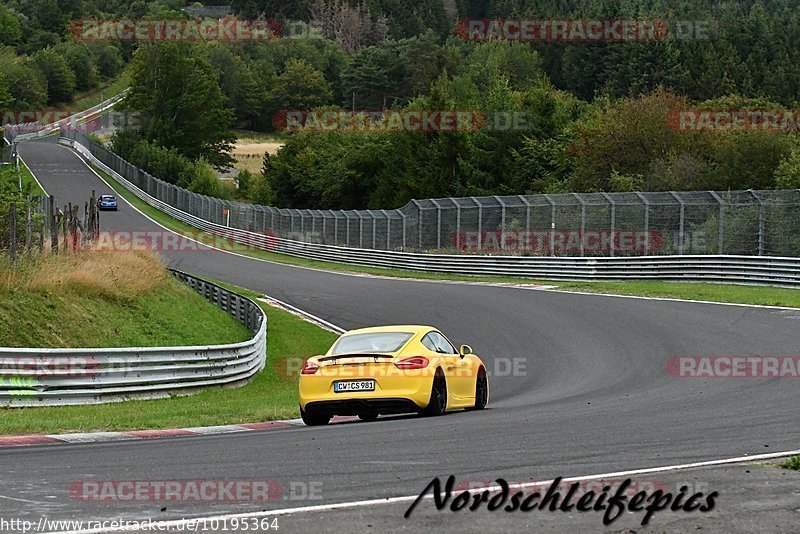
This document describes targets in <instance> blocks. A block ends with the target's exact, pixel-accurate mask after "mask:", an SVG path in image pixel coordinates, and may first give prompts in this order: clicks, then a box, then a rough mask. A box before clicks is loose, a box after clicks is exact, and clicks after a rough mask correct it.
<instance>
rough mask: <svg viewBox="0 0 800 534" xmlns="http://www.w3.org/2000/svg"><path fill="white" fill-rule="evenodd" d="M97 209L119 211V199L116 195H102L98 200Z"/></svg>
mask: <svg viewBox="0 0 800 534" xmlns="http://www.w3.org/2000/svg"><path fill="white" fill-rule="evenodd" d="M97 209H99V210H113V211H117V197H115V196H114V195H100V198H98V199H97Z"/></svg>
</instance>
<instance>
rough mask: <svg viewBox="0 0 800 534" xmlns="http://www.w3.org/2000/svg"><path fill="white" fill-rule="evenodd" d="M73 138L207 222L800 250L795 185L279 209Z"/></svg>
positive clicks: (311, 239)
mask: <svg viewBox="0 0 800 534" xmlns="http://www.w3.org/2000/svg"><path fill="white" fill-rule="evenodd" d="M62 135H63V136H65V137H67V138H69V139H71V140H73V141H75V142H78V143H80V144H82V145H83V146H85V147H86V148H87V149H89V150H90V151H91V153H92V154H93V155H94V156H95V157H96V158H97V159H98V160H100V161H101V162H103V163H104V164H105V165H107V166H108V167H110V168H112V169H113V170H115V171H116V172H118V173H119V174H121V175H122V176H124V177H125V178H126V179H128V180H129V181H131V182H132V183H133V184H135V185H136V186H137V187H139V188H141V189H142V190H144V191H145V192H147V193H148V194H150V195H152V196H153V197H155V198H157V199H159V200H161V201H163V202H165V203H167V204H169V205H171V206H173V207H175V208H177V209H179V210H181V211H184V212H187V213H190V214H192V215H194V216H196V217H200V218H202V219H205V220H207V221H210V222H213V223H216V224H221V225H225V226H229V227H232V228H238V229H242V230H248V231H251V232H261V233H265V234H269V235H274V236H276V237H281V238H285V239H291V240H294V241H300V242H307V243H319V244H325V245H335V246H342V247H350V248H364V249H376V250H395V251H421V252H433V251H435V252H439V253H455V254H483V255H487V254H488V255H524V256H580V257H586V256H589V257H591V256H598V257H601V256H603V257H624V256H656V255H664V256H666V255H704V254H730V255H745V256H788V257H798V256H800V217H799V216H800V190H782V191H752V190H750V191H726V192H718V191H693V192H656V193H639V192H632V193H574V194H558V195H518V196H491V197H468V198H441V199H426V200H412V201H411V202H409V203H408V204H407V205H406V206H404V207H402V208H400V209H393V210H312V209H281V208H274V207H270V206H260V205H253V204H246V203H242V202H235V201H228V200H221V199H217V198H213V197H209V196H205V195H200V194H197V193H192V192H190V191H188V190H186V189H183V188H181V187H177V186H175V185H172V184H170V183H167V182H165V181H163V180H159V179H157V178H155V177H153V176H151V175H150V174H148V173H146V172H145V171H143V170H141V169H139V168H138V167H136V166H134V165H131V164H130V163H128V162H126V161H124V160H123V159H122V158H120V157H119V156H117V155H116V154H114V153H113V152H111V151H110V150H108V149H107V148H105V147H103V146H101V145H99V144H97V143H95V142H93V141H92V140H91V139H89V138H88V137H86V136H85V135H83V134H82V133H80V132H77V131H71V130H68V131H65V132H63V133H62Z"/></svg>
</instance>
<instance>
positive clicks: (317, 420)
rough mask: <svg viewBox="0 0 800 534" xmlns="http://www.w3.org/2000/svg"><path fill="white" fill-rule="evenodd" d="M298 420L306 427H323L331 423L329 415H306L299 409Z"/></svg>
mask: <svg viewBox="0 0 800 534" xmlns="http://www.w3.org/2000/svg"><path fill="white" fill-rule="evenodd" d="M300 418H301V419H302V420H303V422H304V423H305V424H306V425H308V426H323V425H327V424H328V423H330V422H331V416H330V415H325V414H319V413H316V414H313V413H306V412H304V411H303V409H302V408H300Z"/></svg>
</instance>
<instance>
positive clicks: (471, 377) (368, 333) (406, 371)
mask: <svg viewBox="0 0 800 534" xmlns="http://www.w3.org/2000/svg"><path fill="white" fill-rule="evenodd" d="M299 382H300V415H301V417H302V418H303V422H304V423H305V424H307V425H326V424H328V422H329V421H330V420H331V417H333V416H334V415H357V416H358V417H359V418H360V419H363V420H365V421H371V420H374V419H376V418H377V417H378V416H379V415H382V414H398V413H411V412H419V413H422V414H424V415H441V414H443V413H444V412H445V411H446V410H453V409H458V408H466V409H468V410H482V409H483V408H485V407H486V403H487V402H488V400H489V381H488V379H487V377H486V366H485V365H484V364H483V361H481V359H480V358H478V356H476V355H475V354H473V353H472V349H471V348H470V347H469V346H468V345H462V346H461V349H460V350H456V349H455V347H454V346H453V344H452V343H450V341H449V340H448V339H447V338H446V337H445V336H444V334H442V333H441V332H439V331H438V330H437V329H435V328H432V327H429V326H381V327H377V328H364V329H361V330H351V331H350V332H347V333H345V334H344V335H342V336H341V337H340V338H339V339H338V340H337V341H336V343H334V344H333V346H332V347H331V348H330V349H329V350H328V352H327V353H326V354H325V355H324V356H314V357H313V358H309V359H308V361H306V363H305V365H304V366H303V370H302V371H301V372H300V381H299Z"/></svg>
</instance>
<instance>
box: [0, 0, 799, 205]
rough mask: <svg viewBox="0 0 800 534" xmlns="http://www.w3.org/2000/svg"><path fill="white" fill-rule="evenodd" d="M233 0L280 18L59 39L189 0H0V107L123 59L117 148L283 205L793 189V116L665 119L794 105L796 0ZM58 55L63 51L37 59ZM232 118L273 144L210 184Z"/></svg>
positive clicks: (199, 186)
mask: <svg viewBox="0 0 800 534" xmlns="http://www.w3.org/2000/svg"><path fill="white" fill-rule="evenodd" d="M207 3H208V4H216V3H219V2H207ZM45 4H47V5H48V6H49V7H48V8H47V9H44V8H43V7H42V6H43V5H45ZM230 5H231V8H232V10H233V14H234V15H235V16H238V17H241V18H259V17H260V18H269V19H276V20H278V21H280V22H281V26H282V27H283V28H285V29H286V34H284V35H275V36H273V37H274V38H272V39H265V40H259V41H240V42H202V43H199V42H161V43H156V44H141V43H138V44H137V43H115V42H90V43H82V42H75V41H74V39H71V38H70V36H69V31H68V27H69V21H70V20H74V19H76V18H81V17H84V18H86V17H97V18H103V17H134V18H159V17H161V18H188V17H189V15H188V14H187V13H186V12H185V11H183V8H185V7H186V6H187V3H186V2H180V1H177V0H176V1H160V2H150V3H146V2H143V1H141V0H137V1H134V2H122V1H101V0H94V1H90V0H83V1H67V0H63V1H62V0H42V1H32V0H17V1H7V2H0V19H3V20H11V19H15V20H16V21H17V22H16V23H13V22H12V23H11V24H9V25H6V24H3V25H2V28H3V29H2V30H0V44H2V45H4V46H3V48H0V108H3V107H24V106H26V105H27V106H34V107H35V106H38V105H43V104H53V103H56V102H65V101H69V98H70V95H71V94H73V93H74V92H75V91H78V90H81V89H82V88H86V87H91V85H92V83H97V79H98V77H109V76H113V75H114V73H115V72H118V70H119V69H120V68H122V65H124V64H125V63H129V66H128V72H129V74H130V78H131V85H132V91H131V94H130V97H129V98H128V101H127V104H126V105H127V109H129V110H131V111H135V112H137V113H139V114H140V116H141V117H142V121H141V124H142V127H141V129H140V130H137V131H127V132H123V133H120V134H118V135H117V136H116V137H115V139H114V140H113V146H114V149H115V150H116V151H117V152H118V153H120V155H122V156H123V157H126V158H127V159H130V160H132V161H134V162H135V163H137V164H138V165H141V166H143V167H144V168H146V169H147V170H149V171H151V172H152V173H153V174H155V175H157V176H159V177H162V178H164V179H166V180H169V181H172V182H175V183H178V184H180V185H182V186H185V187H189V188H190V189H192V190H195V191H198V192H204V193H208V194H212V195H217V196H225V197H236V198H240V199H244V200H250V201H255V202H259V203H265V204H273V205H279V206H285V207H300V208H363V207H371V208H390V207H397V206H400V205H403V204H405V203H406V202H407V201H408V200H409V199H411V198H424V197H440V196H451V195H452V196H463V195H487V194H521V193H537V192H567V191H624V190H632V189H643V190H670V189H676V190H692V189H709V188H713V189H747V188H764V189H767V188H797V187H800V143H799V142H798V136H797V132H796V127H795V128H794V129H792V128H784V129H782V130H781V131H777V132H776V131H763V130H758V129H744V130H742V131H684V130H681V129H679V128H676V127H675V124H674V116H675V114H676V113H678V112H680V111H683V110H688V109H693V108H700V109H706V110H719V111H726V110H727V111H735V110H762V111H763V110H773V111H783V110H789V111H794V110H796V109H797V108H798V99H800V69H799V68H798V65H800V9H798V7H797V5H796V2H795V1H793V0H761V1H749V0H748V1H741V0H740V1H734V0H721V1H720V0H715V1H711V0H707V1H697V0H695V1H692V2H678V3H676V2H666V1H664V0H627V1H626V0H591V1H590V0H539V1H532V0H528V1H525V0H505V1H494V2H492V1H489V2H478V1H470V0H419V1H413V2H412V1H410V0H364V1H361V2H359V1H357V0H285V1H272V0H231V1H230ZM487 18H500V19H509V18H537V19H552V20H570V19H603V20H608V19H615V18H619V19H648V20H653V19H656V20H663V21H665V24H666V25H667V27H668V28H670V31H671V33H670V35H668V36H667V37H666V38H664V39H659V40H653V41H643V42H513V41H504V40H501V39H494V40H488V41H486V40H483V41H481V40H467V39H464V38H463V36H462V35H459V33H458V31H456V29H457V28H458V27H459V24H460V23H463V21H464V20H465V19H487ZM686 21H688V22H690V23H702V24H703V27H704V28H708V29H709V31H708V32H706V33H705V34H704V35H703V36H702V38H697V37H699V36H694V35H689V36H686V35H684V36H683V38H681V37H680V36H679V35H678V34H677V33H676V32H675V29H676V28H677V27H679V25H680V24H681V22H686ZM17 27H18V28H19V29H18V31H15V30H13V28H17ZM6 28H12V29H11V30H7V29H6ZM112 56H113V60H109V59H108V58H110V57H112ZM59 58H60V59H59ZM70 58H72V59H70ZM76 58H83V59H80V60H79V59H76ZM103 58H106V59H103ZM59 61H60V62H62V63H65V65H61V66H59V67H55V66H53V65H51V63H52V64H55V63H57V62H59ZM107 62H110V63H111V64H112V65H113V67H114V69H116V70H113V69H112V70H109V69H107V68H106V67H105V65H106V63H107ZM80 69H83V70H82V71H81V70H80ZM62 71H63V72H62ZM59 73H60V74H59ZM70 79H74V83H73V84H70V83H69V82H70ZM25 80H31V81H30V82H28V81H25ZM59 80H61V81H59ZM36 83H40V84H41V85H40V86H39V89H38V90H35V91H31V90H30V88H31V87H36ZM79 85H80V86H79ZM73 86H74V87H73ZM4 95H5V96H4ZM31 95H38V96H31ZM26 98H27V99H29V100H27V101H26V100H25V99H26ZM33 99H36V100H35V101H33V102H31V100H33ZM9 102H10V103H9ZM291 110H302V111H308V110H348V111H356V112H359V111H365V112H374V111H376V110H392V111H393V112H411V111H415V110H416V111H420V110H450V111H463V110H472V111H475V112H479V113H481V114H483V115H484V116H485V117H488V118H489V119H490V120H491V118H492V117H496V116H504V115H508V114H518V115H519V116H523V117H525V118H526V120H525V122H524V126H522V127H518V128H511V129H503V128H491V127H484V128H479V129H470V130H464V131H447V132H430V131H423V132H414V133H407V132H405V133H403V132H393V131H369V132H365V131H325V132H320V131H317V129H314V128H308V129H306V130H304V129H296V130H293V131H285V132H284V131H281V130H282V126H283V125H284V124H283V123H284V122H285V121H282V120H281V117H282V116H283V117H285V112H286V111H291ZM237 128H239V129H246V130H254V131H258V132H266V133H274V134H275V135H277V136H279V137H280V138H281V139H282V140H283V141H284V142H285V143H286V144H285V146H284V148H283V149H282V150H281V151H280V152H279V153H278V154H277V155H276V156H272V157H266V158H265V161H264V166H263V174H261V175H250V174H249V173H246V172H243V173H242V174H240V176H239V179H238V188H230V187H227V188H226V187H224V186H223V185H222V184H220V183H219V181H218V180H216V178H215V174H214V172H213V171H212V168H213V167H216V168H223V167H225V166H227V165H230V163H231V159H230V156H229V154H228V152H229V150H230V147H231V143H232V142H233V141H234V139H235V136H234V134H233V133H232V132H233V130H234V129H237ZM345 130H346V129H345Z"/></svg>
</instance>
